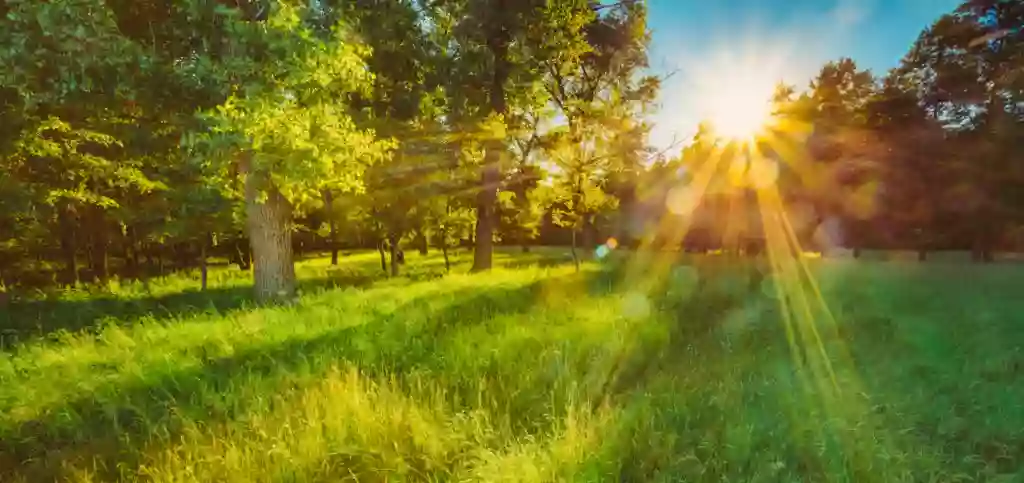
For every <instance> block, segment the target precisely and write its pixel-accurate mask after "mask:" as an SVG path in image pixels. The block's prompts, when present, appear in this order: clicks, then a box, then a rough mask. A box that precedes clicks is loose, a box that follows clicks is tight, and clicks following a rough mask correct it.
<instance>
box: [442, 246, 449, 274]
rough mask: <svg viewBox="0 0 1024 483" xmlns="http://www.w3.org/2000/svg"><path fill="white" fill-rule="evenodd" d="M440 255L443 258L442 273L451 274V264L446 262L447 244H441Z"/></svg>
mask: <svg viewBox="0 0 1024 483" xmlns="http://www.w3.org/2000/svg"><path fill="white" fill-rule="evenodd" d="M441 255H443V256H444V272H445V273H451V272H452V264H451V262H450V261H449V260H448V244H447V243H441Z"/></svg>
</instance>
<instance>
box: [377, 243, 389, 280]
mask: <svg viewBox="0 0 1024 483" xmlns="http://www.w3.org/2000/svg"><path fill="white" fill-rule="evenodd" d="M377 252H378V253H380V270H381V271H382V272H384V273H388V259H387V256H386V255H385V254H384V240H381V241H380V243H377Z"/></svg>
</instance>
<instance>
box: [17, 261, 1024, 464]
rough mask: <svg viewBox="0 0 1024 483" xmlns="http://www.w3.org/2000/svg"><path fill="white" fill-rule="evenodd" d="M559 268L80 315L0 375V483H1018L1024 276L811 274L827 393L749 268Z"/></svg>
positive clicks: (27, 345) (431, 272)
mask: <svg viewBox="0 0 1024 483" xmlns="http://www.w3.org/2000/svg"><path fill="white" fill-rule="evenodd" d="M562 255H563V254H560V253H558V252H553V251H548V252H547V253H540V254H537V253H534V254H530V255H528V256H526V257H523V256H521V255H518V254H513V253H504V254H501V255H500V256H499V257H498V262H499V265H502V266H506V267H510V268H509V269H499V270H497V271H495V272H493V273H490V274H477V275H462V274H453V275H449V276H445V277H443V278H438V277H439V276H440V275H441V273H440V272H443V261H440V260H439V257H437V256H436V255H434V256H430V257H427V258H419V256H418V255H417V254H409V255H408V256H409V260H410V263H409V265H407V266H406V267H403V268H405V269H406V272H407V273H408V274H409V276H408V277H402V278H399V279H390V280H389V279H386V278H384V277H382V276H381V275H379V274H377V272H379V265H377V264H378V263H379V260H377V259H376V253H369V254H358V255H354V256H350V257H345V258H344V259H343V264H342V267H340V268H339V269H336V270H332V269H330V268H328V266H327V264H326V262H325V260H323V259H313V260H308V261H304V262H303V263H302V264H301V265H300V268H299V273H300V276H301V277H302V278H303V279H304V280H305V281H306V282H304V283H305V285H304V287H306V289H305V295H304V296H303V297H302V299H301V300H300V302H298V303H297V304H295V305H292V306H283V307H256V306H251V305H248V304H247V303H242V304H239V305H238V306H229V307H227V308H225V309H222V308H219V307H216V308H215V309H211V310H195V311H192V310H180V311H175V310H167V311H166V312H165V313H162V314H156V313H154V312H153V311H150V312H145V311H141V312H132V311H130V310H125V311H121V312H119V311H118V309H117V307H116V306H115V308H114V309H110V307H107V306H102V307H94V310H95V311H96V312H97V313H101V312H102V311H103V310H111V312H110V313H108V314H107V315H105V316H104V317H109V319H104V321H103V322H102V323H100V324H99V325H98V326H95V327H94V328H92V329H90V330H87V331H80V332H70V331H64V332H60V335H59V336H51V337H47V338H28V339H23V340H22V342H20V343H18V344H15V345H12V346H11V347H9V348H8V349H6V350H5V351H4V352H0V480H2V481H50V480H61V481H65V480H66V481H115V480H121V481H136V480H146V481H342V480H352V481H357V480H358V481H452V480H460V481H506V480H508V481H566V480H573V481H616V480H617V481H765V482H769V481H770V482H774V481H886V482H887V481H1019V480H1020V479H1021V478H1024V473H1021V470H1020V467H1021V465H1022V464H1024V461H1022V456H1021V455H1024V407H1022V403H1021V401H1024V385H1022V384H1021V383H1020V382H1019V377H1017V374H1019V370H1020V368H1021V365H1022V363H1024V358H1022V352H1021V342H1022V341H1024V320H1022V315H1021V314H1024V310H1022V309H1024V301H1021V300H1018V298H1017V296H1016V290H1017V289H1016V287H1019V286H1020V283H1021V282H1024V272H1022V271H1021V269H1020V268H1015V267H1013V266H963V267H953V266H947V265H937V266H928V265H913V266H902V265H893V264H885V263H857V262H833V261H818V262H815V265H816V266H815V267H814V270H815V273H816V276H817V279H818V281H819V282H820V283H821V285H822V288H823V291H824V294H825V299H826V301H827V302H828V303H827V305H828V307H829V308H830V309H831V310H832V312H833V313H834V315H835V317H836V319H837V320H838V321H839V322H838V326H837V328H836V330H835V331H834V332H832V333H829V334H827V335H826V336H825V339H824V340H823V345H824V350H825V352H826V353H827V354H829V356H830V357H831V358H832V359H833V366H834V367H835V377H836V380H837V385H838V388H839V389H838V390H836V391H826V390H823V387H822V386H820V381H817V380H815V379H814V378H813V377H810V376H809V375H808V374H807V373H806V372H805V370H804V369H801V365H800V364H799V363H798V362H799V357H806V356H801V355H800V354H802V353H804V352H805V351H806V350H808V348H802V347H796V348H794V347H792V346H791V345H790V344H789V342H788V341H787V339H786V337H785V331H784V329H783V322H782V316H781V312H780V309H779V305H778V303H777V301H776V300H774V299H773V298H772V297H771V296H770V294H771V293H772V292H771V291H770V290H766V286H765V284H766V283H767V282H766V281H765V278H764V277H763V276H762V275H761V272H760V270H758V269H757V267H754V266H751V265H749V264H748V263H749V262H740V263H737V262H736V261H735V260H728V259H725V258H714V257H708V258H701V257H697V258H691V259H689V261H688V262H687V264H685V265H681V266H680V267H677V268H676V269H674V270H672V271H670V272H669V276H667V277H666V278H665V279H664V280H659V281H657V283H654V284H652V285H650V286H647V287H645V288H643V289H642V291H641V289H640V288H639V287H637V286H635V284H632V283H630V282H629V281H627V280H625V279H624V278H623V277H622V269H623V268H626V266H627V265H628V264H629V263H630V262H629V260H628V259H619V260H617V261H615V262H613V263H608V264H606V265H596V264H589V265H586V266H585V269H584V271H583V273H581V274H575V273H574V272H573V270H572V268H571V267H569V266H564V265H562V264H561V263H560V260H561V258H564V257H562ZM467 258H468V257H465V255H464V254H463V255H460V256H459V258H458V259H457V260H456V263H457V265H456V271H457V272H458V271H464V270H465V268H466V262H467ZM439 261H440V263H439ZM512 267H516V268H512ZM328 274H333V276H335V277H337V280H366V282H365V283H356V284H353V285H354V286H352V287H349V288H329V287H330V286H329V285H327V286H325V285H319V284H320V283H322V282H320V281H319V280H322V279H324V278H326V277H327V276H328ZM222 276H223V277H224V278H223V279H218V281H217V285H216V287H217V288H225V287H226V288H228V289H230V288H231V287H232V284H236V285H237V287H238V288H241V287H242V284H243V283H244V282H245V280H244V278H242V277H238V276H236V275H235V274H227V275H222ZM965 279H969V280H970V281H971V283H970V284H965V283H964V280H965ZM310 281H313V282H310ZM188 283H190V280H189V279H188V278H187V277H178V278H177V279H175V278H171V279H167V280H161V281H157V283H156V286H157V287H163V288H158V289H156V290H152V289H151V290H150V291H149V292H148V293H149V294H157V295H158V296H165V295H167V296H170V295H173V293H174V292H173V290H174V287H181V286H183V285H187V284H188ZM161 284H163V285H161ZM161 290H164V291H163V292H161ZM78 295H79V294H72V296H78ZM115 297H120V298H121V299H122V300H131V299H133V298H135V299H141V300H145V297H144V296H136V295H134V293H133V292H131V290H130V289H124V290H122V291H121V292H118V293H116V295H115ZM82 303H85V304H88V299H86V300H84V301H83V302H82ZM139 303H140V304H141V305H142V306H143V307H147V305H146V304H148V303H150V301H148V300H147V301H143V302H139ZM46 307H47V306H45V305H39V306H37V310H38V311H39V312H40V313H43V312H44V311H45V310H46V309H45V308H46ZM50 307H51V310H53V311H54V312H53V313H51V314H50V315H47V316H50V317H53V318H54V319H58V318H59V315H60V314H61V313H62V312H61V311H63V310H67V309H66V308H64V307H62V306H60V305H55V306H50ZM817 317H818V318H822V317H824V314H817ZM101 318H103V317H101ZM794 354H796V355H797V356H796V358H794V357H795V356H794ZM841 354H847V355H849V357H848V358H847V357H841V356H840V355H841Z"/></svg>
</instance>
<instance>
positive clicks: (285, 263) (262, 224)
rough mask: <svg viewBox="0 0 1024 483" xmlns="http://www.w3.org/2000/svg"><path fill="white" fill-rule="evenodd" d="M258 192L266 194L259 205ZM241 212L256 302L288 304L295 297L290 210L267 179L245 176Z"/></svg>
mask: <svg viewBox="0 0 1024 483" xmlns="http://www.w3.org/2000/svg"><path fill="white" fill-rule="evenodd" d="M246 168H247V167H246ZM261 192H265V193H266V200H265V201H262V202H261V201H260V195H261ZM245 208H246V218H247V219H246V226H247V228H248V230H249V245H250V247H251V248H252V257H253V262H254V270H253V288H254V291H255V295H256V300H259V301H271V300H288V299H290V298H292V297H293V296H294V295H295V260H294V255H293V253H292V240H291V215H292V213H291V206H290V205H289V203H288V200H286V199H285V198H284V196H283V195H281V193H280V192H279V191H277V188H276V187H274V186H273V184H272V183H270V181H269V180H268V179H266V178H264V177H263V176H260V175H259V174H256V173H246V177H245Z"/></svg>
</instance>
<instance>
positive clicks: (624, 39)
mask: <svg viewBox="0 0 1024 483" xmlns="http://www.w3.org/2000/svg"><path fill="white" fill-rule="evenodd" d="M590 8H591V9H592V10H591V11H590V12H589V15H582V14H577V16H576V17H574V18H576V21H577V22H580V24H579V26H580V27H581V28H580V29H579V31H580V32H582V34H583V38H582V39H580V40H582V42H566V43H563V42H560V41H562V40H563V39H555V40H551V41H547V42H546V43H544V44H542V45H544V47H545V48H546V49H549V50H550V51H552V52H551V53H550V55H544V56H542V57H543V58H544V60H545V62H544V68H545V70H546V77H545V88H546V89H547V91H548V93H549V95H550V97H551V99H552V102H553V103H554V104H555V105H556V106H557V108H558V109H559V112H560V114H561V115H562V116H563V117H564V118H565V125H564V126H563V127H562V128H561V129H560V130H558V131H556V132H555V133H553V136H552V141H551V145H552V148H551V149H550V151H552V152H554V153H557V154H555V155H553V157H554V159H555V160H556V163H557V164H558V165H559V168H560V170H559V171H560V173H559V175H560V177H561V179H562V182H561V183H560V185H561V186H562V187H563V188H564V189H565V190H566V191H567V193H568V197H567V199H566V200H565V201H564V203H563V205H564V206H565V208H566V210H564V211H562V212H561V216H560V217H559V222H560V223H561V224H563V225H564V226H569V227H571V229H572V231H573V236H572V254H573V260H574V261H575V263H576V265H577V268H578V266H579V257H578V256H577V254H576V245H577V240H576V234H577V232H579V231H583V232H584V233H586V232H587V230H588V229H589V228H590V227H592V225H593V215H594V213H595V210H598V209H603V208H607V207H610V206H612V205H609V204H608V203H609V202H610V201H611V200H610V199H608V197H606V196H605V194H606V193H605V192H604V191H603V190H602V189H601V185H602V179H603V177H604V176H606V175H607V174H608V173H610V172H612V171H614V170H615V169H614V168H613V164H614V163H615V162H616V161H621V159H622V158H621V157H618V156H615V155H616V154H622V153H621V152H616V149H617V148H616V147H615V142H616V140H617V139H618V138H617V136H618V133H621V132H629V131H631V130H633V129H634V126H633V125H632V122H633V119H634V118H635V117H636V116H637V115H638V114H639V113H640V111H641V110H642V109H643V108H645V107H646V105H647V104H648V103H649V102H650V100H652V99H653V96H654V94H655V92H656V89H657V86H658V81H657V79H656V78H654V77H650V76H641V75H640V74H639V71H640V70H641V69H643V68H644V67H646V66H647V50H646V49H647V43H648V40H649V35H648V32H647V30H646V10H645V7H644V6H643V5H642V4H640V3H637V2H622V3H618V4H609V5H600V4H591V5H590ZM563 38H572V37H571V36H570V35H568V34H567V35H565V37H563ZM555 51H557V52H555ZM620 146H621V145H620ZM584 245H588V243H586V242H585V243H584Z"/></svg>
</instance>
